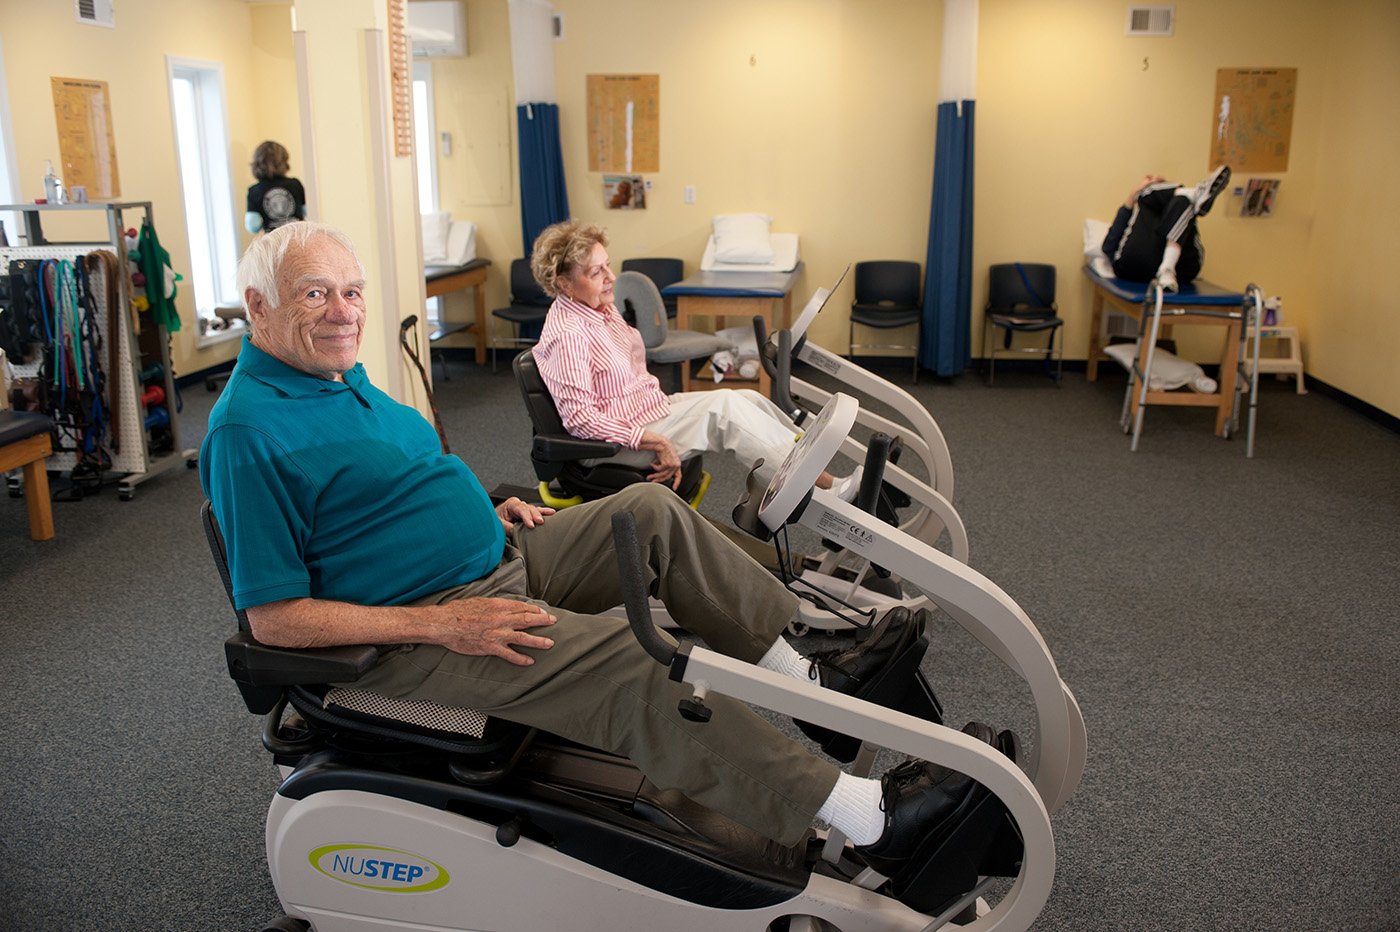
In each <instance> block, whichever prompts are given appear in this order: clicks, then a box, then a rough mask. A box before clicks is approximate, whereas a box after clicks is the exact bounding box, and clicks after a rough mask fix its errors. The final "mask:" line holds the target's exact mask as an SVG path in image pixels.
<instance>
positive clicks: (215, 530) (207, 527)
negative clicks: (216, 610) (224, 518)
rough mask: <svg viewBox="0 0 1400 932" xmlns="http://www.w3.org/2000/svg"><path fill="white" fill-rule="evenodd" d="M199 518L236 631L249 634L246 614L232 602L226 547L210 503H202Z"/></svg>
mask: <svg viewBox="0 0 1400 932" xmlns="http://www.w3.org/2000/svg"><path fill="white" fill-rule="evenodd" d="M199 517H200V519H201V520H202V521H203V522H204V537H205V539H206V540H208V541H209V552H210V553H211V554H213V556H214V564H215V565H216V566H217V567H218V568H219V578H220V579H222V580H223V582H224V594H225V595H227V596H228V604H229V605H230V606H232V607H233V613H234V615H236V616H237V617H238V630H239V631H248V632H251V631H252V628H251V627H250V626H249V624H248V613H247V612H245V611H244V610H243V609H241V608H239V607H238V606H237V605H236V604H235V603H234V601H233V577H232V576H230V575H229V570H228V547H227V546H226V545H225V544H224V535H223V532H222V531H220V530H219V520H218V519H217V518H215V517H214V505H213V503H212V502H208V501H206V502H205V503H204V505H203V506H202V507H201V508H200V509H199Z"/></svg>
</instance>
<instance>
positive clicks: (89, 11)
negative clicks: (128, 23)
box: [73, 0, 117, 29]
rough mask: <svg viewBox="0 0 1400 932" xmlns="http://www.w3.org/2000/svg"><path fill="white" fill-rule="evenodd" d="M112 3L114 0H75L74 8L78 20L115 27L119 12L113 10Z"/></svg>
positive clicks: (94, 24) (89, 23) (90, 24)
mask: <svg viewBox="0 0 1400 932" xmlns="http://www.w3.org/2000/svg"><path fill="white" fill-rule="evenodd" d="M112 3H113V0H73V8H74V10H75V11H76V12H77V20H78V22H80V23H87V24H88V25H89V26H106V27H107V28H108V29H115V28H116V26H117V14H116V13H115V12H114V11H113V10H112Z"/></svg>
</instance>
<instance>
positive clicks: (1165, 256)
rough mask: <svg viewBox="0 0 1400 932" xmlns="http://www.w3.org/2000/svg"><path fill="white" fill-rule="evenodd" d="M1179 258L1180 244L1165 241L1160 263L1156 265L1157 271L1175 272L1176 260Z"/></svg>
mask: <svg viewBox="0 0 1400 932" xmlns="http://www.w3.org/2000/svg"><path fill="white" fill-rule="evenodd" d="M1180 258H1181V244H1180V243H1171V242H1169V243H1167V245H1166V246H1165V247H1163V249H1162V264H1161V265H1159V266H1157V271H1158V272H1175V271H1176V260H1177V259H1180Z"/></svg>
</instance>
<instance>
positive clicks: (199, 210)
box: [166, 57, 241, 345]
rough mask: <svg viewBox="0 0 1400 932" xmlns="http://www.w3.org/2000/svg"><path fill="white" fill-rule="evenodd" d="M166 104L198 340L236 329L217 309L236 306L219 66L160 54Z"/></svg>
mask: <svg viewBox="0 0 1400 932" xmlns="http://www.w3.org/2000/svg"><path fill="white" fill-rule="evenodd" d="M166 69H167V71H168V72H169V75H170V109H171V117H172V118H173V123H174V125H175V147H176V151H177V153H178V155H179V166H180V190H181V192H182V193H183V195H184V202H185V231H186V234H187V235H188V237H189V244H190V274H189V276H188V277H189V280H190V285H191V288H192V290H193V291H194V303H195V311H196V313H197V314H198V315H199V334H200V336H199V343H200V344H201V345H203V344H207V343H210V342H214V341H217V340H219V339H223V338H225V336H227V335H229V334H230V333H236V332H238V331H240V330H241V324H238V323H237V322H234V323H233V324H232V325H226V324H225V322H224V321H223V320H221V319H220V317H219V316H218V313H217V312H218V310H219V309H220V308H233V307H238V306H239V305H240V303H241V302H240V300H239V297H238V289H237V285H236V284H235V273H236V269H237V265H238V236H237V226H236V221H235V218H234V199H233V183H232V173H231V172H230V169H229V159H228V152H229V143H228V139H229V135H228V121H227V118H226V117H225V112H226V108H225V106H224V73H223V66H222V65H220V64H218V63H217V62H201V61H192V60H189V59H183V58H173V57H167V58H166Z"/></svg>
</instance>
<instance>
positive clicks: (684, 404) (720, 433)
mask: <svg viewBox="0 0 1400 932" xmlns="http://www.w3.org/2000/svg"><path fill="white" fill-rule="evenodd" d="M668 400H669V401H670V402H671V413H670V414H667V415H666V416H665V417H663V418H661V420H659V421H653V422H652V423H650V424H648V425H647V429H648V430H650V431H652V432H653V433H657V434H660V435H661V436H663V437H665V438H666V439H667V440H669V441H671V444H672V445H673V446H674V447H675V448H676V453H677V454H678V455H679V456H680V458H681V459H685V458H686V457H688V456H690V455H692V454H695V453H707V452H715V453H732V454H734V457H735V459H737V460H738V461H739V462H740V463H741V464H743V465H744V466H745V467H749V466H752V465H753V463H754V460H757V459H759V458H762V459H763V461H764V462H765V463H767V464H768V465H770V466H773V467H776V466H777V465H778V464H779V463H781V462H782V461H783V457H785V456H787V455H788V451H789V450H791V449H792V445H793V443H794V441H796V440H797V438H798V437H799V436H800V435H801V432H800V431H799V430H798V429H797V426H796V425H795V424H793V423H792V421H791V420H790V419H789V418H788V416H787V415H786V414H784V413H783V409H782V408H779V407H778V406H777V405H775V404H773V402H771V401H769V400H768V399H767V398H765V397H764V396H762V395H760V394H759V393H758V392H756V391H753V390H751V389H747V388H737V389H736V388H720V389H715V390H714V391H708V392H683V393H679V394H675V395H671V396H670V398H669V399H668ZM613 460H614V461H621V462H625V463H630V464H632V465H636V466H650V465H651V464H652V463H653V462H654V461H655V460H656V454H654V453H652V452H651V451H650V450H623V451H622V452H621V453H619V454H618V455H617V456H616V457H614V458H613Z"/></svg>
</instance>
